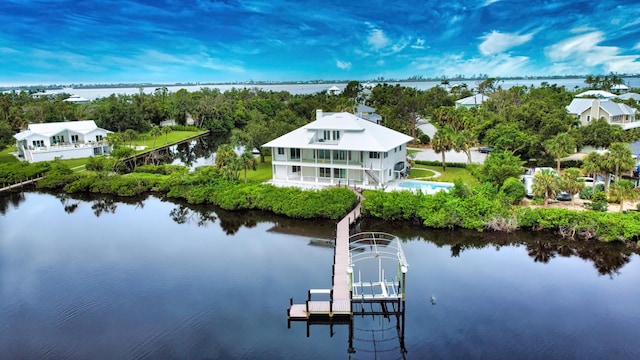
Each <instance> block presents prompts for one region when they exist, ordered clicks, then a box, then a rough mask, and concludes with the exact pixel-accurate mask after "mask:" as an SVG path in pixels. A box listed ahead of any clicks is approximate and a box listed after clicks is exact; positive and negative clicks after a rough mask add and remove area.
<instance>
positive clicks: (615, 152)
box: [604, 143, 636, 180]
mask: <svg viewBox="0 0 640 360" xmlns="http://www.w3.org/2000/svg"><path fill="white" fill-rule="evenodd" d="M604 156H605V157H609V158H610V161H611V162H612V163H613V165H614V167H615V172H614V174H615V176H616V180H618V177H619V176H620V171H628V170H631V169H633V167H634V166H635V163H636V162H635V160H634V158H633V153H631V148H629V145H627V144H624V143H613V144H611V146H609V151H608V152H607V153H606V154H605V155H604Z"/></svg>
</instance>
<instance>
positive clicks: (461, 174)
mask: <svg viewBox="0 0 640 360" xmlns="http://www.w3.org/2000/svg"><path fill="white" fill-rule="evenodd" d="M418 169H426V170H431V171H437V172H439V173H440V176H439V177H437V178H433V179H432V180H433V181H441V182H453V181H454V180H456V179H461V180H462V182H463V183H465V184H466V185H468V186H476V185H479V184H480V181H478V179H476V178H475V177H474V176H473V175H471V172H469V170H467V169H463V168H454V167H448V168H447V170H446V171H442V167H441V166H426V165H417V166H416V167H413V168H411V176H410V177H412V178H414V177H422V176H421V175H420V174H419V173H418V172H419V171H420V170H418ZM414 171H415V173H414Z"/></svg>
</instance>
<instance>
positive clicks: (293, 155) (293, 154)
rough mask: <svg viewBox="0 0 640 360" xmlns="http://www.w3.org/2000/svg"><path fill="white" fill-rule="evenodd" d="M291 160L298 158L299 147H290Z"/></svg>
mask: <svg viewBox="0 0 640 360" xmlns="http://www.w3.org/2000/svg"><path fill="white" fill-rule="evenodd" d="M291 160H300V149H297V148H291Z"/></svg>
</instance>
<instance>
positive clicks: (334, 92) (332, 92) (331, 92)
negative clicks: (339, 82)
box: [327, 85, 342, 95]
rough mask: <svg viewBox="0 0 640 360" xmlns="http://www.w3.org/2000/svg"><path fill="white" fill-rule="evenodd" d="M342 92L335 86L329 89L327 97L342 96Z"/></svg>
mask: <svg viewBox="0 0 640 360" xmlns="http://www.w3.org/2000/svg"><path fill="white" fill-rule="evenodd" d="M341 92H342V91H341V90H340V88H339V87H337V86H335V85H333V86H332V87H330V88H329V89H327V95H340V93H341Z"/></svg>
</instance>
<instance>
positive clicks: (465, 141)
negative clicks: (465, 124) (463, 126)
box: [453, 130, 478, 164]
mask: <svg viewBox="0 0 640 360" xmlns="http://www.w3.org/2000/svg"><path fill="white" fill-rule="evenodd" d="M476 145H478V139H477V138H476V136H475V135H474V134H473V133H472V132H471V131H469V130H462V131H460V132H459V133H456V134H455V135H454V140H453V149H454V150H455V151H459V152H463V153H465V154H466V155H467V163H468V164H471V148H473V147H474V146H476Z"/></svg>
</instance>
